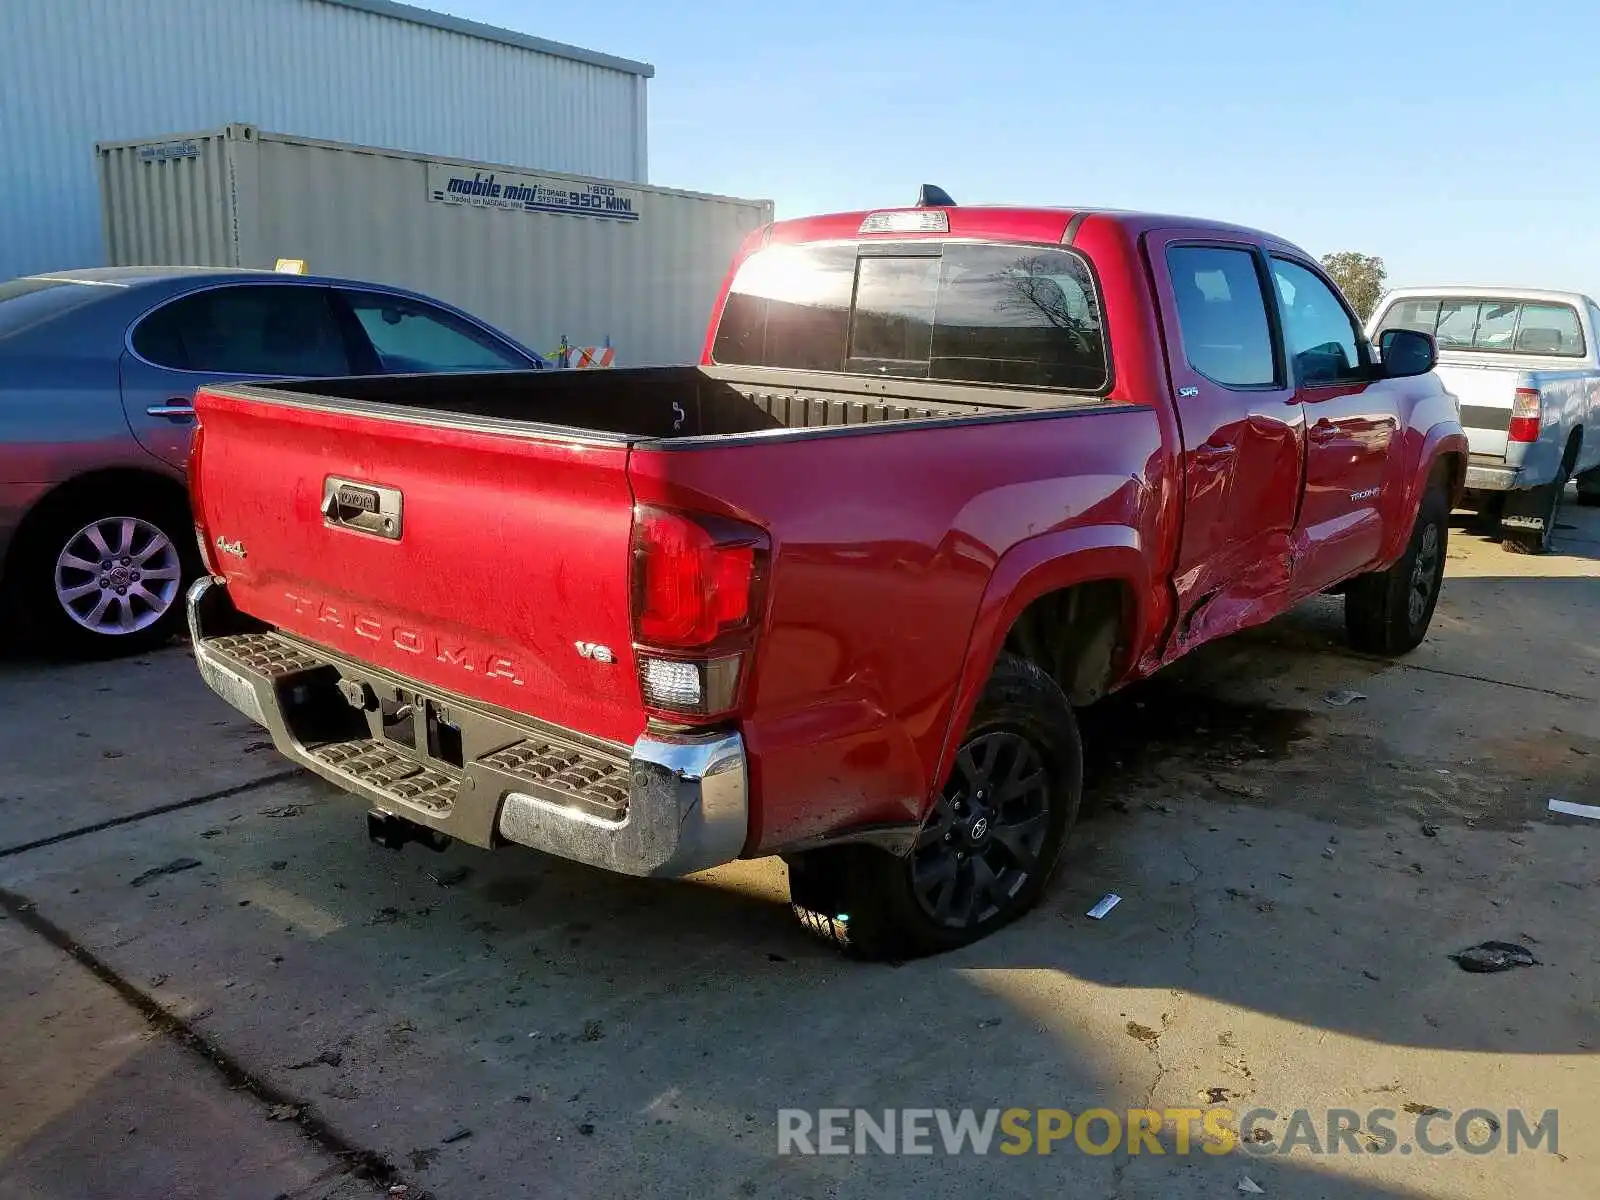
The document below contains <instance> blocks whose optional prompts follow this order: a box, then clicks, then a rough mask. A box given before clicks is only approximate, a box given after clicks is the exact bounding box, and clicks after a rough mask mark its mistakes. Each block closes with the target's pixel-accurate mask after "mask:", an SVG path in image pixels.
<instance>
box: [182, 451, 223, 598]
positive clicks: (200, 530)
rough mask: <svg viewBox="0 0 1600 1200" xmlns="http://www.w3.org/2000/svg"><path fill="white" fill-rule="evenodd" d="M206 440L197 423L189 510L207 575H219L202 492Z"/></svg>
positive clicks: (191, 455) (189, 471)
mask: <svg viewBox="0 0 1600 1200" xmlns="http://www.w3.org/2000/svg"><path fill="white" fill-rule="evenodd" d="M204 440H205V427H204V426H202V425H199V424H196V425H195V427H194V433H193V434H192V435H191V436H190V438H189V463H188V474H189V510H190V511H191V512H192V513H193V514H194V536H195V540H196V541H197V542H198V543H199V545H200V563H201V565H202V566H203V567H204V568H205V572H206V574H207V575H217V574H220V572H219V571H218V570H217V559H216V556H215V555H214V554H212V553H211V535H210V533H209V532H207V530H206V519H205V503H204V501H203V499H202V498H201V494H200V448H201V445H202V443H203V442H204Z"/></svg>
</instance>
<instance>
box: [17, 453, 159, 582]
mask: <svg viewBox="0 0 1600 1200" xmlns="http://www.w3.org/2000/svg"><path fill="white" fill-rule="evenodd" d="M129 489H132V490H133V491H135V492H136V493H137V494H139V495H141V496H146V497H154V498H156V499H157V500H158V501H159V502H160V503H163V504H172V505H173V506H175V507H182V508H183V509H184V510H187V509H188V505H189V493H188V490H187V489H186V488H185V487H184V485H183V484H182V483H180V482H179V481H178V480H176V479H174V478H173V477H172V476H171V475H168V474H166V473H165V472H162V471H151V470H146V469H144V468H140V467H104V468H100V469H97V470H93V471H86V472H84V473H83V474H81V475H74V476H73V477H72V478H70V479H66V480H63V481H62V482H60V483H58V484H56V485H55V486H54V487H52V488H51V489H50V490H49V491H47V492H45V493H44V494H43V495H42V496H40V497H39V498H38V499H37V500H36V501H35V502H34V504H33V506H32V507H31V508H29V509H28V511H27V512H26V513H25V514H23V517H22V520H20V521H19V522H18V523H17V528H16V531H15V533H14V534H13V535H12V537H11V540H10V543H9V544H8V545H7V546H6V552H5V559H4V564H3V566H0V586H5V585H6V583H7V582H8V581H10V580H12V579H14V577H15V569H16V566H17V564H18V563H19V562H20V561H21V559H22V558H23V557H24V556H25V555H26V554H27V553H28V551H29V549H30V548H31V545H32V543H33V542H34V540H35V539H37V538H38V536H39V535H40V533H41V531H42V530H44V529H47V528H48V527H49V524H50V521H51V520H52V519H54V518H55V517H56V516H57V515H58V514H60V513H61V512H63V511H65V510H66V509H67V508H68V507H69V506H71V505H74V504H77V503H79V502H81V501H83V500H86V499H87V498H88V497H91V496H95V495H101V494H105V493H119V494H126V493H127V492H128V491H129ZM183 533H184V531H183V530H182V529H179V530H176V531H174V536H175V538H177V539H179V540H178V542H177V544H178V546H179V547H180V549H183V548H186V547H187V546H188V541H187V540H184V539H183Z"/></svg>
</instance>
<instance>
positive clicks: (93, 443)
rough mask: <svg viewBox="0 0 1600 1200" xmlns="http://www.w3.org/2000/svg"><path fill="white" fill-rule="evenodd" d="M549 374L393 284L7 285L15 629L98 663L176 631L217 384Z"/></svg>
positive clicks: (5, 492)
mask: <svg viewBox="0 0 1600 1200" xmlns="http://www.w3.org/2000/svg"><path fill="white" fill-rule="evenodd" d="M544 365H545V364H544V361H543V360H542V359H541V358H540V357H539V356H538V355H537V354H535V353H533V352H532V351H531V350H528V349H526V348H525V347H523V346H520V345H518V344H517V343H516V342H514V341H513V340H511V339H510V338H508V337H507V336H506V335H505V334H503V333H500V332H498V331H496V330H494V329H492V328H490V327H489V326H487V325H485V324H483V323H482V322H481V321H478V320H476V319H474V318H473V317H471V316H468V315H467V314H466V313H464V312H461V311H460V310H459V309H455V308H452V307H450V306H449V305H447V304H443V303H441V302H439V301H437V300H433V299H430V298H428V297H426V296H421V295H418V294H416V293H414V292H408V291H404V290H402V289H398V288H391V287H385V286H381V285H377V284H369V283H358V282H354V281H350V280H341V279H328V278H322V277H318V276H307V275H287V274H275V273H272V272H265V271H222V270H214V269H210V268H194V267H112V268H105V269H100V270H84V271H65V272H61V273H58V274H54V275H36V276H29V277H25V278H22V279H13V280H11V281H10V282H9V283H0V603H4V605H5V608H6V610H7V613H8V615H9V616H10V618H11V620H9V621H8V622H6V624H8V625H9V626H11V627H12V628H13V629H14V630H15V629H23V630H26V631H27V632H26V635H25V636H26V637H27V639H28V641H29V643H30V644H32V645H36V646H39V647H41V648H44V649H48V650H51V651H54V652H58V653H66V654H71V655H75V656H87V657H103V656H109V655H113V654H119V653H128V652H133V651H138V650H143V649H147V648H149V647H150V646H152V645H154V644H157V643H159V642H161V641H164V640H166V639H167V638H169V637H171V636H172V634H173V633H175V632H176V631H177V629H178V627H179V625H180V623H181V621H182V608H183V606H182V604H181V603H180V600H181V597H182V594H183V588H184V584H185V582H186V580H187V579H188V578H190V577H191V576H192V575H193V574H194V573H195V572H196V571H197V570H198V569H199V559H198V556H197V553H196V547H195V540H194V534H193V524H192V522H191V520H190V517H189V506H188V495H187V492H186V489H185V486H184V464H185V460H186V458H187V456H188V448H189V438H190V434H191V432H192V428H193V423H194V408H193V397H194V392H195V389H196V388H197V387H200V386H201V385H203V384H206V383H215V382H220V381H225V380H235V381H237V380H244V379H271V378H304V377H308V376H341V375H376V374H389V373H404V372H412V371H487V370H533V369H537V368H540V367H543V366H544Z"/></svg>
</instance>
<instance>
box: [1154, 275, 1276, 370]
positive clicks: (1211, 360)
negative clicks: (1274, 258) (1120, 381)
mask: <svg viewBox="0 0 1600 1200" xmlns="http://www.w3.org/2000/svg"><path fill="white" fill-rule="evenodd" d="M1167 271H1168V274H1170V275H1171V277H1172V291H1173V298H1174V300H1175V301H1176V303H1177V308H1178V325H1179V329H1180V332H1181V333H1182V335H1183V353H1184V357H1185V358H1186V359H1187V360H1188V362H1189V365H1190V366H1191V367H1193V368H1194V369H1195V370H1196V371H1198V372H1200V374H1202V375H1204V376H1205V377H1206V378H1207V379H1209V380H1211V381H1212V382H1213V383H1220V384H1222V385H1223V386H1224V387H1230V388H1266V387H1274V386H1276V385H1277V383H1278V364H1277V356H1276V354H1275V353H1274V352H1273V345H1272V326H1271V324H1270V323H1269V322H1268V320H1267V301H1266V293H1265V292H1264V291H1263V290H1262V287H1261V273H1260V271H1259V269H1258V268H1257V265H1256V256H1255V254H1254V253H1253V252H1252V251H1250V250H1245V249H1242V248H1229V247H1222V246H1174V247H1172V248H1171V249H1170V250H1168V251H1167Z"/></svg>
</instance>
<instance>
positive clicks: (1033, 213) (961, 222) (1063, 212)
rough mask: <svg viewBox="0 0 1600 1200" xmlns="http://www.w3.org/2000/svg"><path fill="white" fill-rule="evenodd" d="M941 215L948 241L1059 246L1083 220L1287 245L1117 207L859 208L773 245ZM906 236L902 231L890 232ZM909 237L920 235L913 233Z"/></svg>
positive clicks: (817, 220) (805, 224)
mask: <svg viewBox="0 0 1600 1200" xmlns="http://www.w3.org/2000/svg"><path fill="white" fill-rule="evenodd" d="M916 212H942V213H945V214H946V216H947V219H948V221H949V230H948V232H945V231H942V230H941V231H938V232H939V234H941V235H943V236H948V237H957V238H960V237H981V238H1000V239H1004V240H1011V239H1015V240H1018V241H1029V242H1060V241H1062V240H1063V239H1064V238H1065V237H1066V235H1067V234H1068V232H1069V231H1070V232H1073V233H1075V232H1076V231H1077V229H1078V227H1079V226H1081V225H1082V224H1083V223H1084V222H1085V221H1088V220H1091V219H1092V220H1094V221H1095V222H1096V223H1097V224H1098V223H1100V222H1102V221H1104V222H1107V223H1111V224H1116V225H1119V226H1121V227H1122V228H1123V229H1124V230H1126V231H1127V233H1128V234H1129V235H1130V236H1133V237H1138V236H1139V235H1141V234H1143V233H1147V232H1149V231H1150V230H1152V229H1171V228H1174V227H1181V228H1184V229H1195V230H1204V231H1207V232H1212V233H1223V234H1234V235H1239V234H1243V235H1245V236H1247V237H1251V238H1261V239H1264V240H1266V241H1269V242H1275V243H1278V244H1279V245H1284V246H1288V245H1290V243H1288V242H1285V241H1284V240H1283V239H1282V238H1280V237H1277V236H1276V235H1274V234H1270V233H1266V232H1264V231H1262V230H1259V229H1251V228H1249V227H1248V226H1244V225H1233V224H1229V223H1228V222H1225V221H1211V220H1206V219H1204V218H1200V217H1183V216H1174V215H1170V214H1166V213H1156V212H1135V211H1130V210H1126V209H1117V208H1092V207H1072V208H1050V207H1033V206H1017V205H957V206H952V207H949V208H943V207H940V208H917V207H914V206H909V205H908V206H894V205H890V206H888V207H885V208H872V209H863V210H860V211H858V212H844V213H830V214H827V215H824V216H815V217H798V218H795V219H792V220H788V221H778V222H776V223H774V225H773V226H772V236H771V240H772V241H774V242H786V243H797V242H824V241H838V240H844V239H853V238H855V237H857V236H859V235H860V234H861V231H862V230H861V226H862V222H864V221H865V220H866V219H867V218H868V217H870V216H874V215H876V214H882V213H916ZM892 236H896V237H905V236H907V234H906V233H905V232H899V233H896V234H893V235H892ZM910 236H919V235H917V234H911V235H910Z"/></svg>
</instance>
